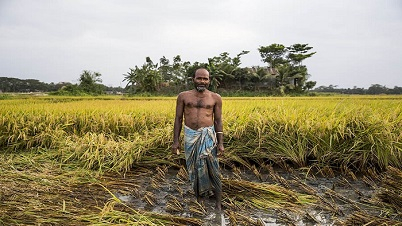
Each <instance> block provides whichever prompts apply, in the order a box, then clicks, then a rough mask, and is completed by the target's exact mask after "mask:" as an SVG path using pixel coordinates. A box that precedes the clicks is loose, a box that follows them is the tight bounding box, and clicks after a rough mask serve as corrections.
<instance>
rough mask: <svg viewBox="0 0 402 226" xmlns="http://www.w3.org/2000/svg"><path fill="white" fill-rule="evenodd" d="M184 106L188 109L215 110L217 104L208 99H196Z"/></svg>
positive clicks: (188, 101) (186, 102)
mask: <svg viewBox="0 0 402 226" xmlns="http://www.w3.org/2000/svg"><path fill="white" fill-rule="evenodd" d="M184 105H185V107H186V108H198V109H201V108H204V109H213V108H214V106H215V102H214V101H213V100H211V99H206V98H194V99H190V100H187V101H185V103H184Z"/></svg>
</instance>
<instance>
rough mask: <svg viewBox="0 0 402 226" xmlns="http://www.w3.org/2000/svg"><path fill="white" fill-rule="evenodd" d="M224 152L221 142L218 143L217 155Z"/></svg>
mask: <svg viewBox="0 0 402 226" xmlns="http://www.w3.org/2000/svg"><path fill="white" fill-rule="evenodd" d="M224 152H225V148H224V147H223V144H218V156H219V157H220V156H223V154H224Z"/></svg>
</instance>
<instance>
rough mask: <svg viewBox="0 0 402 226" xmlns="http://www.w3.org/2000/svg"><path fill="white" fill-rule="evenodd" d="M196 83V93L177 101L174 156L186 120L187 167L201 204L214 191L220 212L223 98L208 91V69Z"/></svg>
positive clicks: (185, 94) (197, 76) (196, 77)
mask: <svg viewBox="0 0 402 226" xmlns="http://www.w3.org/2000/svg"><path fill="white" fill-rule="evenodd" d="M193 82H194V87H195V89H193V90H189V91H185V92H181V93H180V94H179V95H178V97H177V103H176V117H175V122H174V133H173V134H174V135H173V145H172V152H173V153H174V154H180V142H179V137H180V132H181V129H182V123H183V116H184V127H185V128H184V133H185V135H184V151H185V157H186V166H187V170H188V173H189V178H190V181H191V182H192V184H193V189H194V192H195V195H196V197H197V201H201V197H203V196H208V195H209V193H210V191H213V192H214V194H215V198H216V209H217V210H218V211H220V210H221V206H222V204H221V199H222V184H221V180H220V171H219V162H218V157H217V156H218V155H222V154H223V152H224V147H223V124H222V98H221V96H220V95H219V94H217V93H214V92H211V91H209V90H208V89H207V88H208V86H209V83H210V79H209V72H208V71H207V70H206V69H204V68H200V69H198V70H197V71H196V72H195V74H194V76H193Z"/></svg>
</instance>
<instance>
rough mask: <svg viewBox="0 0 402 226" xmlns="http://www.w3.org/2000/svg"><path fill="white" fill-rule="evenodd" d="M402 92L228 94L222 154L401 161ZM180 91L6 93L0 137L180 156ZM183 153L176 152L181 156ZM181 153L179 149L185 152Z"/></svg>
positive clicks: (25, 144)
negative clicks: (173, 147)
mask: <svg viewBox="0 0 402 226" xmlns="http://www.w3.org/2000/svg"><path fill="white" fill-rule="evenodd" d="M401 100H402V97H400V96H364V97H362V96H350V97H339V96H338V97H294V98H283V97H282V98H224V99H223V101H224V102H223V104H224V105H223V120H224V131H225V146H226V150H227V151H226V152H227V155H226V156H225V158H223V159H222V163H223V164H228V165H230V164H232V165H233V164H240V165H244V166H246V167H251V166H252V165H254V164H266V163H272V164H278V165H291V166H294V167H316V168H318V169H321V168H323V167H331V168H337V169H341V170H350V169H352V170H361V171H363V170H364V169H366V168H367V167H375V168H377V169H380V170H382V169H385V168H386V167H387V166H393V167H396V168H402V129H401V128H402V101H401ZM175 102H176V101H175V98H141V99H129V98H127V99H122V98H120V99H118V98H109V99H102V98H69V97H64V98H60V97H56V98H55V97H41V98H38V97H37V98H25V99H7V100H0V107H1V108H0V147H1V150H3V151H5V150H8V151H12V150H14V151H24V150H29V149H35V148H45V149H49V148H50V149H58V150H60V158H61V159H62V160H63V161H78V162H81V163H82V164H83V165H84V166H86V167H88V168H95V169H96V168H97V169H111V170H117V171H126V170H128V169H130V167H132V166H133V165H136V164H154V165H158V164H161V163H163V164H175V161H173V160H174V158H173V157H172V156H171V155H170V152H169V146H170V144H171V142H172V131H173V120H174V112H175ZM175 158H177V157H175ZM181 158H182V157H181Z"/></svg>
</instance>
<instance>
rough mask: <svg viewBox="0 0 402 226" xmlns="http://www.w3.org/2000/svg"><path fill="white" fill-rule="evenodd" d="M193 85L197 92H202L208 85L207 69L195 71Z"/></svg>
mask: <svg viewBox="0 0 402 226" xmlns="http://www.w3.org/2000/svg"><path fill="white" fill-rule="evenodd" d="M193 81H194V87H195V89H196V90H197V91H198V92H204V91H205V90H206V89H207V88H208V86H209V82H210V80H209V73H208V71H197V73H195V76H194V79H193Z"/></svg>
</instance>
